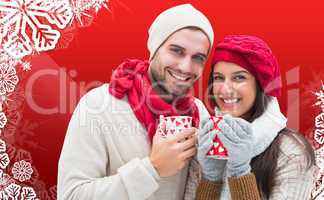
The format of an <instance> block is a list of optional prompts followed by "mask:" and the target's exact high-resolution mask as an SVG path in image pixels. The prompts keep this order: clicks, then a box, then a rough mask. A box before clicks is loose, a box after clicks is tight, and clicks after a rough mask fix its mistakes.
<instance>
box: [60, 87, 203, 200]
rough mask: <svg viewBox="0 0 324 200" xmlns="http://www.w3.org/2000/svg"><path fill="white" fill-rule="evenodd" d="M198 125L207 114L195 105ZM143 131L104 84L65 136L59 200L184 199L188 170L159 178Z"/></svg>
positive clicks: (80, 109)
mask: <svg viewBox="0 0 324 200" xmlns="http://www.w3.org/2000/svg"><path fill="white" fill-rule="evenodd" d="M195 103H196V104H197V106H198V108H199V112H200V119H201V120H200V121H202V119H204V118H205V117H209V114H208V112H207V110H206V108H205V107H204V105H203V104H202V102H201V101H199V100H198V99H196V101H195ZM150 151H151V146H150V142H149V140H148V137H147V132H146V130H145V128H143V127H142V125H141V124H140V123H139V121H138V120H137V119H136V117H135V115H134V114H133V111H132V109H131V108H130V106H129V104H128V101H127V97H125V98H124V99H122V100H119V99H116V98H115V97H113V96H111V95H110V94H109V93H108V84H105V85H103V86H101V87H99V88H96V89H93V90H91V91H90V92H89V93H87V94H86V95H85V96H84V97H83V98H82V99H81V100H80V102H79V104H78V106H77V108H76V110H75V111H74V113H73V115H72V118H71V121H70V123H69V127H68V130H67V133H66V137H65V141H64V145H63V148H62V152H61V156H60V160H59V169H58V200H109V199H118V200H126V199H130V200H144V199H149V200H164V199H167V200H179V199H183V195H184V188H185V182H186V178H187V173H188V166H187V167H186V168H185V169H183V170H182V171H181V172H180V173H178V174H177V175H175V176H173V177H169V178H160V177H159V176H158V174H157V172H156V171H155V169H154V168H153V167H152V164H151V162H150V160H149V157H148V156H149V155H150Z"/></svg>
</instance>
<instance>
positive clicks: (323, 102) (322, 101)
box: [315, 82, 324, 112]
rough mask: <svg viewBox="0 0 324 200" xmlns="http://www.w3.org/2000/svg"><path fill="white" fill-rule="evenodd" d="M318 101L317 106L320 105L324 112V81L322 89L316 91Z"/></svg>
mask: <svg viewBox="0 0 324 200" xmlns="http://www.w3.org/2000/svg"><path fill="white" fill-rule="evenodd" d="M315 95H316V98H317V102H316V103H315V106H320V107H321V108H322V111H323V112H324V84H323V82H322V90H321V91H319V92H315Z"/></svg>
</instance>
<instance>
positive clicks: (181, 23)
mask: <svg viewBox="0 0 324 200" xmlns="http://www.w3.org/2000/svg"><path fill="white" fill-rule="evenodd" d="M189 26H191V27H197V28H200V29H201V30H202V31H204V32H205V34H206V35H207V36H208V39H209V42H210V48H211V47H212V46H213V41H214V32H213V28H212V26H211V24H210V22H209V20H208V19H207V17H206V16H205V15H204V14H202V13H201V12H200V11H199V10H197V9H196V8H194V7H193V6H192V5H191V4H183V5H178V6H175V7H172V8H169V9H168V10H165V11H164V12H162V13H161V14H160V15H159V16H158V17H157V18H156V19H155V20H154V22H153V23H152V25H151V27H150V29H149V31H148V32H149V38H148V42H147V47H148V49H149V51H150V60H151V59H152V58H153V56H154V54H155V52H156V51H157V50H158V48H159V47H160V46H161V45H162V44H163V42H164V41H165V40H166V39H167V38H168V37H169V36H170V35H172V34H173V33H174V32H176V31H177V30H179V29H182V28H185V27H189Z"/></svg>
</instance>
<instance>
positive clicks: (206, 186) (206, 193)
mask: <svg viewBox="0 0 324 200" xmlns="http://www.w3.org/2000/svg"><path fill="white" fill-rule="evenodd" d="M222 185H223V183H222V182H212V181H208V180H206V179H202V180H201V181H200V183H199V185H198V188H197V192H196V200H215V199H219V198H220V195H221V192H222Z"/></svg>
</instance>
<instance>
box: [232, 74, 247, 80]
mask: <svg viewBox="0 0 324 200" xmlns="http://www.w3.org/2000/svg"><path fill="white" fill-rule="evenodd" d="M233 79H234V80H235V81H243V80H245V79H246V78H245V76H243V75H237V76H234V78H233Z"/></svg>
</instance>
